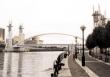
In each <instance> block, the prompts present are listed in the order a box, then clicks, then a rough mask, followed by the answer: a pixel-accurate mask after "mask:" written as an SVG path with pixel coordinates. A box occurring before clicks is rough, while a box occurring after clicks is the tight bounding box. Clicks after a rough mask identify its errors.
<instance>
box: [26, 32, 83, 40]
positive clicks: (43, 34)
mask: <svg viewBox="0 0 110 77" xmlns="http://www.w3.org/2000/svg"><path fill="white" fill-rule="evenodd" d="M45 35H66V36H71V37H73V38H76V37H77V38H78V39H81V40H82V38H81V37H78V36H74V35H71V34H66V33H42V34H38V35H35V36H31V37H29V38H27V39H32V37H39V36H45Z"/></svg>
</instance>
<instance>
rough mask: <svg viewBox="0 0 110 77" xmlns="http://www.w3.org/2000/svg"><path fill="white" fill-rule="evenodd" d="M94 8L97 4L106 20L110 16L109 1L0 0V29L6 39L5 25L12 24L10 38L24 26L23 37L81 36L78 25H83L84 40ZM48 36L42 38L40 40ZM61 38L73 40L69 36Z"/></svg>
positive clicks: (90, 30) (90, 27)
mask: <svg viewBox="0 0 110 77" xmlns="http://www.w3.org/2000/svg"><path fill="white" fill-rule="evenodd" d="M93 5H94V8H95V9H96V10H97V9H98V5H100V9H101V12H102V13H103V14H104V12H105V10H106V17H107V18H109V17H110V10H109V7H110V1H109V0H0V27H2V28H5V29H6V36H7V25H8V24H9V22H10V21H11V22H12V25H13V36H14V35H17V34H18V27H19V25H20V24H23V27H24V34H25V36H26V38H27V37H30V36H33V35H38V34H43V33H65V34H71V35H74V36H79V37H81V30H80V26H81V25H85V26H86V30H85V37H87V35H88V34H90V33H91V32H92V30H93V21H92V20H93V19H92V11H93ZM50 36H51V35H50ZM50 36H42V37H41V39H47V38H49V37H50ZM55 37H56V36H55ZM55 37H54V38H55ZM58 37H59V36H58ZM54 38H53V37H51V39H54ZM61 38H65V39H66V38H67V39H68V38H70V39H72V40H73V37H70V36H61ZM61 38H60V39H61ZM56 39H58V38H56ZM47 40H48V39H47ZM50 42H51V41H50ZM53 42H54V41H53ZM55 42H58V40H56V41H55Z"/></svg>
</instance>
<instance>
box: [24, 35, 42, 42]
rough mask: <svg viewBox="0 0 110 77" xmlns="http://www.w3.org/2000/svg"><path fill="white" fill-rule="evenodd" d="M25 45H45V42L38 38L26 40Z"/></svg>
mask: <svg viewBox="0 0 110 77" xmlns="http://www.w3.org/2000/svg"><path fill="white" fill-rule="evenodd" d="M25 44H43V40H40V39H39V37H38V36H35V37H32V39H28V40H25Z"/></svg>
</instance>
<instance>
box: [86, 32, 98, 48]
mask: <svg viewBox="0 0 110 77" xmlns="http://www.w3.org/2000/svg"><path fill="white" fill-rule="evenodd" d="M95 46H97V42H96V40H95V39H94V38H93V36H92V34H90V35H89V36H88V37H87V40H86V47H87V48H88V49H92V48H94V47H95Z"/></svg>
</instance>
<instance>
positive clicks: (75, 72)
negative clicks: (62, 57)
mask: <svg viewBox="0 0 110 77" xmlns="http://www.w3.org/2000/svg"><path fill="white" fill-rule="evenodd" d="M68 65H69V68H70V71H71V74H72V77H89V75H88V74H87V73H86V72H85V70H83V69H82V68H81V66H80V65H78V63H77V62H76V61H75V59H73V56H72V55H70V56H69V58H68Z"/></svg>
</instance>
